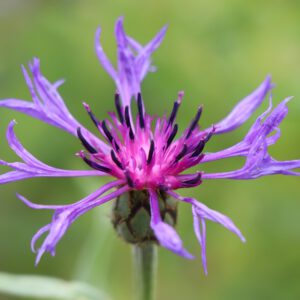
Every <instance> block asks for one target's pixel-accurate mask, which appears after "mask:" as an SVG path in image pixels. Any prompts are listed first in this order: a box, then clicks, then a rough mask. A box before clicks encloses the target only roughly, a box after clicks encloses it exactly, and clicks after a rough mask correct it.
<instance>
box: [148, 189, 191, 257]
mask: <svg viewBox="0 0 300 300" xmlns="http://www.w3.org/2000/svg"><path fill="white" fill-rule="evenodd" d="M149 194H150V207H151V228H152V229H153V231H154V234H155V236H156V238H157V239H158V241H159V243H160V245H161V246H163V247H165V248H167V249H169V250H171V251H172V252H174V253H176V254H178V255H180V256H183V257H185V258H188V259H193V258H194V257H193V256H192V255H191V254H190V253H189V252H188V251H187V250H185V249H184V248H183V245H182V241H181V239H180V237H179V235H178V234H177V232H176V231H175V230H174V228H172V227H171V226H170V225H168V224H166V223H164V222H163V221H162V219H161V216H160V210H159V203H158V198H157V194H156V192H155V191H154V190H149Z"/></svg>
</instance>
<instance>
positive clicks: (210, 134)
mask: <svg viewBox="0 0 300 300" xmlns="http://www.w3.org/2000/svg"><path fill="white" fill-rule="evenodd" d="M213 134H214V130H212V131H211V132H209V133H208V135H207V136H206V137H205V138H204V141H205V143H207V142H208V141H209V140H210V138H211V137H212V136H213Z"/></svg>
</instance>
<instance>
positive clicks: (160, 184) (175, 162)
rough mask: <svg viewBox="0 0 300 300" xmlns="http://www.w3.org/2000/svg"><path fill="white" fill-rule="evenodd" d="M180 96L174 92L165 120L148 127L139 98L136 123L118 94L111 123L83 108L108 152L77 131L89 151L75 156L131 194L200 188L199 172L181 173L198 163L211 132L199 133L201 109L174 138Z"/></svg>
mask: <svg viewBox="0 0 300 300" xmlns="http://www.w3.org/2000/svg"><path fill="white" fill-rule="evenodd" d="M182 96H183V94H182V93H179V96H178V99H177V101H175V102H174V105H173V109H172V111H171V113H170V115H169V117H168V118H167V117H166V116H164V117H162V118H156V119H155V124H154V126H153V128H152V123H153V120H154V118H153V117H151V116H149V115H148V114H146V113H145V111H144V104H143V101H142V97H141V94H138V97H137V108H138V113H137V116H136V120H135V122H133V118H132V115H131V111H130V107H129V106H125V107H123V106H122V105H121V102H120V98H119V95H118V94H116V95H115V104H116V111H117V113H110V117H111V121H109V120H104V121H102V122H101V121H99V120H98V119H97V118H96V117H95V115H94V114H93V112H92V111H91V109H90V107H89V106H88V105H87V104H84V106H85V108H86V110H87V112H88V114H89V116H90V117H91V120H92V121H93V123H94V124H95V125H96V127H97V128H98V130H99V131H100V134H101V135H102V137H103V138H104V139H105V140H106V142H107V143H108V144H109V145H110V147H111V149H110V152H108V153H107V151H106V152H105V151H104V150H103V149H101V147H100V146H99V143H97V141H94V140H93V139H92V138H91V137H89V136H87V135H86V136H85V135H84V134H83V133H82V131H81V129H80V128H78V130H77V134H78V138H79V139H80V141H81V143H82V145H83V146H84V147H85V149H86V150H87V152H88V153H85V152H84V151H81V152H80V153H79V156H80V157H81V158H82V159H83V160H84V161H85V162H86V163H87V164H88V165H89V166H90V167H92V168H94V169H96V170H98V171H101V172H106V173H109V174H110V175H112V176H115V177H116V178H119V179H124V180H126V181H127V184H128V185H129V186H130V187H131V188H132V189H136V190H143V189H147V188H156V189H162V190H164V189H166V190H167V189H176V188H181V187H190V186H196V185H199V184H200V183H201V173H200V172H198V173H196V174H181V173H182V172H183V171H185V170H186V169H188V168H190V167H191V166H194V165H196V164H198V163H199V162H200V161H201V159H202V158H203V156H204V154H203V153H202V152H203V149H204V146H205V144H206V143H207V142H208V140H209V139H210V138H211V136H212V135H213V130H212V131H210V132H205V131H200V129H199V126H198V122H199V119H200V117H201V113H202V106H200V107H199V108H198V110H197V113H196V115H195V117H194V119H193V120H192V121H191V123H190V125H189V127H188V128H187V129H185V130H184V132H183V133H182V135H181V136H180V137H179V138H177V139H175V137H176V135H177V132H178V125H177V124H174V123H175V119H176V115H177V112H178V108H179V106H180V103H181V100H182Z"/></svg>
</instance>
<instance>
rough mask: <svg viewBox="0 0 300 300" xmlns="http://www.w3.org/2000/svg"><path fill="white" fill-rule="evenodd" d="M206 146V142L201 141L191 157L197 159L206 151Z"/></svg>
mask: <svg viewBox="0 0 300 300" xmlns="http://www.w3.org/2000/svg"><path fill="white" fill-rule="evenodd" d="M204 146H205V140H201V141H200V142H199V143H198V144H197V146H196V147H195V149H194V152H193V153H192V155H191V157H196V156H198V155H199V154H201V152H202V151H203V149H204Z"/></svg>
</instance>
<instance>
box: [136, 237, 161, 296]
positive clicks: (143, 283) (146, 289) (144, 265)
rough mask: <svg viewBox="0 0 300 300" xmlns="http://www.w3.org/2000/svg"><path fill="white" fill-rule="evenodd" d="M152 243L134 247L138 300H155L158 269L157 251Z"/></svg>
mask: <svg viewBox="0 0 300 300" xmlns="http://www.w3.org/2000/svg"><path fill="white" fill-rule="evenodd" d="M156 248H157V247H156V245H155V244H154V243H153V242H152V243H151V242H148V243H143V244H137V245H134V246H133V252H132V253H133V263H134V273H135V274H134V276H135V282H134V290H135V292H136V299H137V300H153V298H154V288H155V282H154V281H155V277H156V269H157V249H156Z"/></svg>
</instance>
